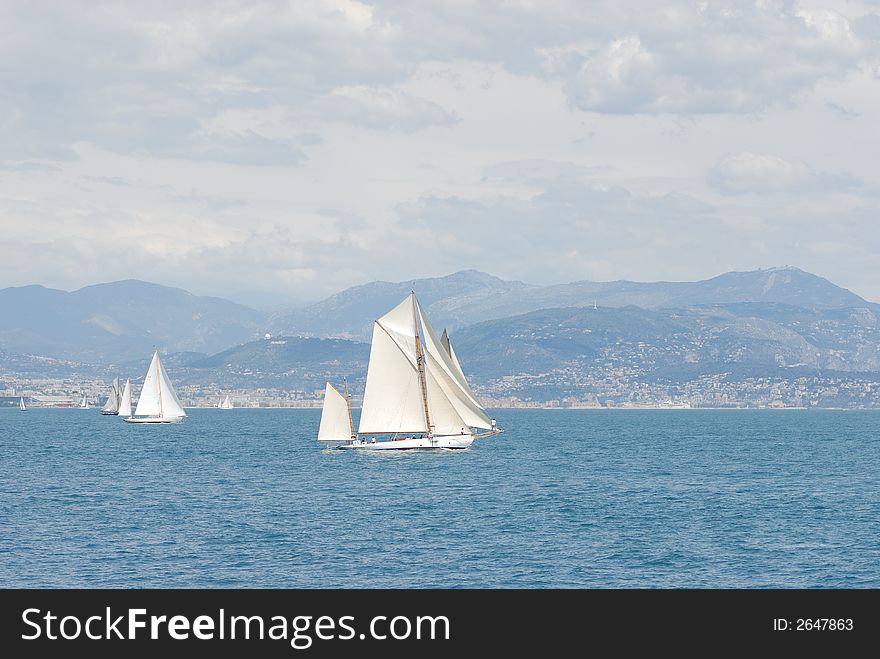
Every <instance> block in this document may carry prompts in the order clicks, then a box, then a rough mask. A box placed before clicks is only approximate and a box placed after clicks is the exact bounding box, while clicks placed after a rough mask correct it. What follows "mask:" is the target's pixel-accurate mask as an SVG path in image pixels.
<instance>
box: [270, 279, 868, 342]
mask: <svg viewBox="0 0 880 659" xmlns="http://www.w3.org/2000/svg"><path fill="white" fill-rule="evenodd" d="M411 288H414V289H415V291H416V294H417V295H418V296H419V299H420V300H421V301H422V304H424V305H425V306H426V308H427V311H428V315H429V316H430V317H431V319H432V322H433V323H434V324H435V325H436V326H438V327H444V326H446V327H449V328H451V329H456V328H459V327H463V326H466V325H471V324H474V323H478V322H482V321H485V320H493V319H498V318H506V317H510V316H515V315H520V314H523V313H528V312H531V311H537V310H540V309H553V308H570V307H592V306H593V305H594V304H596V305H598V306H601V307H625V306H629V305H635V306H638V307H641V308H643V309H663V308H683V307H690V306H695V305H705V304H733V303H750V302H756V303H757V302H763V303H781V304H788V305H793V306H802V307H804V308H808V309H844V308H854V307H864V308H872V309H875V310H876V309H878V308H880V307H877V305H874V304H872V303H869V302H867V301H865V300H864V299H862V298H861V297H859V296H858V295H856V294H855V293H852V292H851V291H848V290H846V289H844V288H840V287H839V286H836V285H834V284H832V283H831V282H829V281H828V280H827V279H823V278H822V277H817V276H816V275H812V274H810V273H808V272H804V271H802V270H798V269H797V268H774V269H770V270H755V271H751V272H729V273H726V274H723V275H719V276H718V277H713V278H712V279H707V280H704V281H697V282H651V283H642V282H631V281H614V282H588V281H582V282H574V283H571V284H559V285H554V286H531V285H527V284H523V283H522V282H511V281H504V280H501V279H498V278H496V277H492V276H490V275H486V274H484V273H480V272H477V271H474V270H469V271H465V272H459V273H456V274H454V275H449V276H448V277H442V278H439V279H423V280H414V281H408V282H400V283H396V284H390V283H388V282H373V283H371V284H365V285H363V286H356V287H354V288H350V289H347V290H345V291H343V292H341V293H338V294H337V295H334V296H333V297H331V298H328V299H327V300H324V301H323V302H319V303H316V304H313V305H311V306H309V307H307V308H305V309H301V310H297V311H292V312H287V313H284V314H279V315H276V316H274V317H273V318H272V320H271V327H272V329H273V331H276V332H283V333H285V334H291V335H302V336H340V337H345V338H354V339H358V340H362V341H363V340H368V339H369V336H370V327H371V324H372V321H373V320H374V319H376V318H378V317H379V316H381V315H382V314H383V313H385V311H387V310H388V309H390V308H391V307H392V306H393V305H395V304H397V303H398V302H399V301H400V300H402V299H403V297H404V296H405V295H406V293H408V292H409V291H410V289H411Z"/></svg>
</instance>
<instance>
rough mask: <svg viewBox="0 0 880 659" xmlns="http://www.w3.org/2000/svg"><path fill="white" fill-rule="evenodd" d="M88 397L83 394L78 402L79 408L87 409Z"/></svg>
mask: <svg viewBox="0 0 880 659" xmlns="http://www.w3.org/2000/svg"><path fill="white" fill-rule="evenodd" d="M89 407H90V406H89V399H88V398H86V395H85V394H83V397H82V400H81V401H80V402H79V409H81V410H87V409H89Z"/></svg>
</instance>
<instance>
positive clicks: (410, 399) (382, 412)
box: [358, 296, 428, 434]
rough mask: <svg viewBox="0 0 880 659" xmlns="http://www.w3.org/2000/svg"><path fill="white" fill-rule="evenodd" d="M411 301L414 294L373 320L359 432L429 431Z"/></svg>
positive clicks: (412, 301)
mask: <svg viewBox="0 0 880 659" xmlns="http://www.w3.org/2000/svg"><path fill="white" fill-rule="evenodd" d="M413 304H414V297H413V296H410V297H407V298H406V300H404V301H403V302H401V303H400V304H399V305H397V306H396V307H395V308H394V309H392V310H391V311H389V312H388V313H387V314H385V315H384V316H382V318H380V319H379V320H377V321H376V322H375V323H374V324H373V343H372V346H371V347H370V364H369V366H368V368H367V385H366V388H365V390H364V403H363V408H362V410H361V420H360V424H359V427H358V432H360V433H363V434H379V433H424V432H427V431H428V428H427V424H426V421H425V402H424V397H423V395H422V388H421V384H420V382H419V371H418V368H417V366H416V364H417V356H416V343H415V336H416V334H415V318H414V316H413Z"/></svg>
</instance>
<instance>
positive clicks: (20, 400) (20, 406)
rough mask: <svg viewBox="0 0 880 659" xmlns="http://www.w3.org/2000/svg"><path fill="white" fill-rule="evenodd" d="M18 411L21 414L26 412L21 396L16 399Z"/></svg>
mask: <svg viewBox="0 0 880 659" xmlns="http://www.w3.org/2000/svg"><path fill="white" fill-rule="evenodd" d="M18 409H20V410H21V411H22V412H25V411H27V405H25V404H24V396H21V397H19V399H18Z"/></svg>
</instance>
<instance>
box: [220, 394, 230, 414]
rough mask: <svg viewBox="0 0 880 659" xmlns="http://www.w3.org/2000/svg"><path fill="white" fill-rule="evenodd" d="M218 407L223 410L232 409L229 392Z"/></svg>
mask: <svg viewBox="0 0 880 659" xmlns="http://www.w3.org/2000/svg"><path fill="white" fill-rule="evenodd" d="M217 407H219V408H220V409H221V410H231V409H232V401H231V400H229V394H226V398H224V399H223V402H222V403H218V404H217Z"/></svg>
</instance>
